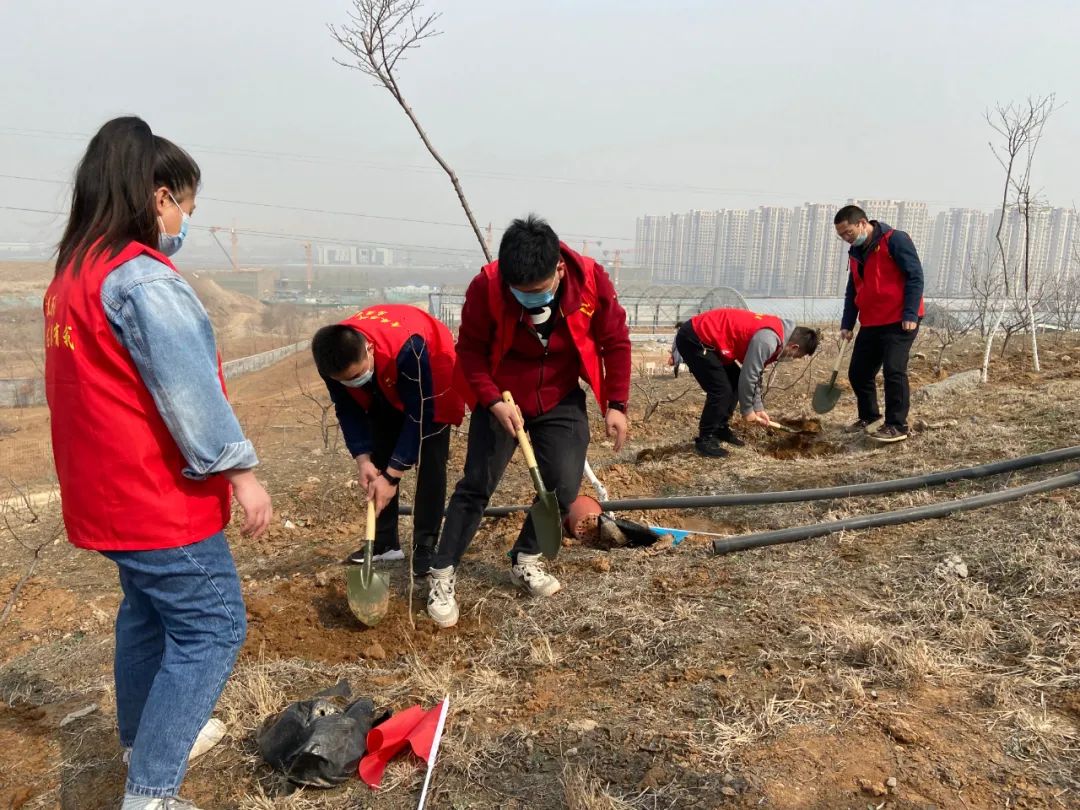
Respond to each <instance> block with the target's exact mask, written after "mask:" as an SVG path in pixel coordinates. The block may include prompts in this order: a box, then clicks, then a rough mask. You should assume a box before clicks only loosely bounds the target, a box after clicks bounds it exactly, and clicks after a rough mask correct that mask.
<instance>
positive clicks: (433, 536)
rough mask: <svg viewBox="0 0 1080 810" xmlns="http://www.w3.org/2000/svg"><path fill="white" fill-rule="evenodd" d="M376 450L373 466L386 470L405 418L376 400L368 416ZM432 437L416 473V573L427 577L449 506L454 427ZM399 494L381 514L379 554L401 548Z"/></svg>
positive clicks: (377, 534)
mask: <svg viewBox="0 0 1080 810" xmlns="http://www.w3.org/2000/svg"><path fill="white" fill-rule="evenodd" d="M368 419H369V420H370V422H371V434H372V438H373V439H374V446H373V447H372V450H371V463H372V464H374V465H375V466H376V467H378V468H379V469H380V470H385V469H386V465H387V464H388V463H389V462H390V456H391V455H392V454H393V452H394V447H395V446H396V445H397V440H398V434H399V433H400V432H401V426H402V425H403V424H404V422H405V414H403V413H402V412H401V411H399V410H397V409H396V408H394V407H393V406H391V405H390V404H389V403H386V402H384V401H382V400H381V399H380V398H376V399H375V401H374V403H373V404H372V408H371V410H370V411H369V412H368ZM433 428H434V432H433V433H432V435H429V436H425V437H424V438H423V439H422V440H421V444H420V463H419V465H418V466H417V469H416V503H415V504H413V510H414V511H413V572H414V573H415V574H416V575H417V576H426V575H427V572H428V569H429V568H430V567H431V558H432V555H433V554H434V551H435V544H436V543H437V542H438V539H439V527H440V526H441V525H442V519H443V504H445V503H446V463H447V461H449V459H450V426H449V425H440V424H437V423H436V424H435V425H433ZM398 489H399V493H398V495H395V496H394V498H393V500H391V501H390V503H388V504H387V505H386V508H385V509H383V510H382V512H380V513H379V517H378V518H377V519H376V521H375V553H376V554H381V553H382V552H384V551H389V550H390V549H395V548H401V540H400V538H399V537H398V502H399V501H400V489H401V487H398Z"/></svg>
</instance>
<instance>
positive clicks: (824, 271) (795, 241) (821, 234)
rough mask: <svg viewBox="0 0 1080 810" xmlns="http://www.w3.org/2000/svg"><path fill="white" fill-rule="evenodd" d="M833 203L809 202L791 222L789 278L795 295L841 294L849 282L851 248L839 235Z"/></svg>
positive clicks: (796, 211) (796, 212)
mask: <svg viewBox="0 0 1080 810" xmlns="http://www.w3.org/2000/svg"><path fill="white" fill-rule="evenodd" d="M835 215H836V206H835V205H833V204H831V203H828V204H826V203H806V204H805V205H803V206H801V207H800V208H796V209H795V210H794V213H793V215H792V220H791V236H790V241H791V246H790V250H789V251H788V270H787V276H788V279H789V286H790V289H791V291H792V292H799V293H801V294H802V295H809V296H833V295H840V294H842V293H843V291H844V284H845V283H846V279H847V245H846V244H845V243H844V241H843V240H842V239H841V238H840V237H839V236H837V235H836V228H835V226H834V225H833V217H834V216H835Z"/></svg>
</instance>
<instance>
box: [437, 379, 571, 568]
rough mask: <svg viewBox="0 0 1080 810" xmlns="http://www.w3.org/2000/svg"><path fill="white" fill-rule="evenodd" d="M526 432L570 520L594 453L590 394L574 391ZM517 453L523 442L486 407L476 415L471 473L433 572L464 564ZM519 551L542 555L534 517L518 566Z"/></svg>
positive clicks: (468, 463)
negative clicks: (588, 410)
mask: <svg viewBox="0 0 1080 810" xmlns="http://www.w3.org/2000/svg"><path fill="white" fill-rule="evenodd" d="M525 428H526V429H527V430H528V431H529V438H530V439H531V440H532V445H533V450H534V451H535V453H536V464H537V466H538V467H539V468H540V477H541V478H542V479H544V485H545V486H546V487H547V489H548V490H554V492H555V497H556V498H557V499H558V501H559V509H560V510H561V511H562V513H563V514H564V515H565V514H566V511H567V510H568V509H569V508H570V504H571V503H573V501H574V499H575V498H577V496H578V491H579V490H580V489H581V476H582V474H583V473H584V472H585V454H586V451H587V450H588V448H589V419H588V416H587V415H586V413H585V392H584V391H583V390H582V389H580V388H578V389H576V390H574V391H572V392H571V393H570V394H568V395H567V396H566V397H565V398H564V399H563V400H562V401H561V402H560V403H559V404H558V405H556V406H555V407H554V408H552V409H551V410H550V411H547V412H546V413H542V414H540V415H539V416H534V417H532V418H530V419H526V420H525ZM517 449H518V443H517V439H516V438H514V437H513V436H511V435H510V434H509V433H507V432H506V430H504V429H503V427H502V425H500V424H499V423H498V422H496V421H495V419H494V417H492V416H491V413H490V412H489V411H487V410H486V409H483V408H478V409H477V410H475V411H473V415H472V419H471V421H470V423H469V446H468V449H467V450H466V452H465V471H464V474H463V475H462V478H461V480H460V481H458V483H457V486H456V487H455V488H454V494H453V495H451V496H450V504H449V505H448V506H447V507H446V523H445V524H444V526H443V533H442V537H441V538H440V540H439V550H438V552H436V554H435V562H434V564H433V567H435V568H445V567H446V566H448V565H453V566H455V567H457V565H458V564H459V563H460V562H461V558H462V556H464V554H465V550H466V549H467V548H468V547H469V544H470V543H471V542H472V539H473V537H474V536H475V534H476V530H477V529H478V528H479V527H480V519H481V518H482V517H483V516H484V509H486V508H487V505H488V501H490V500H491V495H492V493H493V492H495V488H496V487H497V486H498V485H499V480H500V479H501V478H502V476H503V472H505V470H506V465H507V464H509V463H510V459H511V458H512V457H513V455H514V453H515V452H516V451H517ZM518 552H522V553H525V554H538V553H539V552H540V546H539V543H538V542H537V540H536V529H535V528H533V524H532V518H531V517H527V518H526V519H525V525H524V526H522V527H521V533H520V534H519V535H518V538H517V542H516V543H514V547H513V549H511V552H510V554H511V558H512V559H513V560H514V561H515V562H516V561H517V555H518Z"/></svg>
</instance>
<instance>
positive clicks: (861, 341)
mask: <svg viewBox="0 0 1080 810" xmlns="http://www.w3.org/2000/svg"><path fill="white" fill-rule="evenodd" d="M918 334H919V330H918V327H916V328H915V329H912V330H911V331H910V332H905V331H904V329H903V327H902V326H901V325H900V324H899V323H890V324H887V325H885V326H864V327H863V328H862V329H860V330H859V334H858V335H857V336H856V338H855V347H854V348H853V349H852V350H851V365H850V366H849V367H848V380H849V381H850V382H851V389H852V390H853V391H854V392H855V398H856V399H857V400H858V402H859V418H860V419H865V420H866V421H868V422H872V421H874V420H876V419H880V418H881V411H880V410H879V409H878V398H877V374H878V372H879V371H881V370H882V369H883V368H884V377H885V424H886V425H892V426H893V427H898V428H902V429H905V430H906V429H907V418H908V409H909V407H910V404H911V391H910V388H909V387H908V373H907V366H908V355H910V354H911V344H912V343H914V342H915V336H916V335H918Z"/></svg>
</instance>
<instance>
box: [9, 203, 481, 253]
mask: <svg viewBox="0 0 1080 810" xmlns="http://www.w3.org/2000/svg"><path fill="white" fill-rule="evenodd" d="M0 210H4V211H21V212H26V213H31V214H51V215H55V216H64V217H66V216H68V213H69V212H67V211H50V210H47V209H44V208H26V207H22V206H14V205H0ZM191 227H192V229H193V230H199V231H210V230H215V229H216V230H218V231H232V230H235V231H236V233H241V234H247V235H248V236H261V237H264V238H267V239H286V240H291V241H315V242H324V243H327V244H332V245H349V246H354V245H355V246H357V247H388V248H395V249H405V250H429V251H432V252H435V253H441V254H443V255H447V256H449V255H460V256H473V255H476V254H478V253H479V252H480V251H479V248H455V247H449V246H446V245H419V244H414V243H409V242H383V241H378V240H360V239H351V238H348V237H337V236H326V235H314V234H297V233H287V232H282V231H263V230H258V229H254V228H232V227H230V226H226V225H194V224H193V225H192V226H191Z"/></svg>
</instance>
